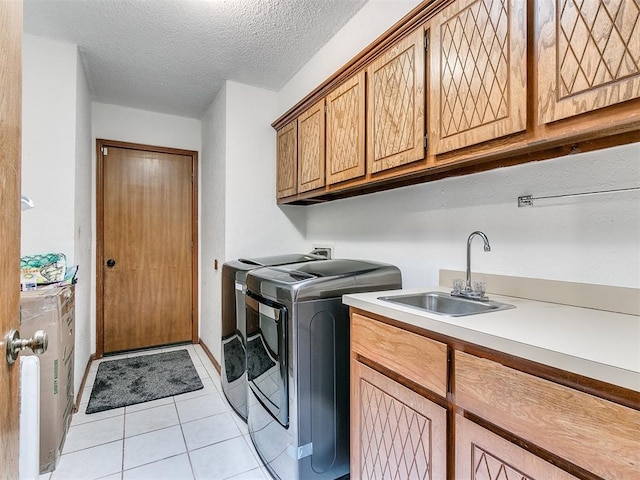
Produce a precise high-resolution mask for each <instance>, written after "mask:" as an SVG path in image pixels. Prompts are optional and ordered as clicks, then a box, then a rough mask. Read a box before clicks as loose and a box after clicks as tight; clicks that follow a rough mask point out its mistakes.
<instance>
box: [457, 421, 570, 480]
mask: <svg viewBox="0 0 640 480" xmlns="http://www.w3.org/2000/svg"><path fill="white" fill-rule="evenodd" d="M455 430H456V447H455V459H456V461H455V465H456V467H455V468H456V472H455V478H459V479H464V480H500V479H509V478H517V479H518V480H538V479H547V480H577V477H574V476H573V475H570V474H569V473H567V472H565V471H563V470H560V469H559V468H557V467H555V466H553V465H552V464H550V463H547V462H546V461H544V460H542V459H541V458H539V457H537V456H535V455H533V454H532V453H529V452H528V451H526V450H524V449H523V448H520V447H518V446H516V445H514V444H513V443H511V442H508V441H507V440H505V439H504V438H502V437H499V436H498V435H495V434H494V433H492V432H490V431H489V430H486V429H484V428H482V427H480V426H479V425H477V424H475V423H473V422H471V421H469V420H467V419H466V418H464V417H462V416H460V415H456V429H455Z"/></svg>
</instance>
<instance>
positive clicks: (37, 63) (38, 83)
mask: <svg viewBox="0 0 640 480" xmlns="http://www.w3.org/2000/svg"><path fill="white" fill-rule="evenodd" d="M77 62H78V54H77V47H76V45H74V44H71V43H62V42H57V41H53V40H49V39H44V38H40V37H36V36H33V35H28V34H25V35H24V37H23V77H22V88H23V94H22V193H23V194H25V195H28V196H30V197H31V199H32V200H33V202H34V204H35V208H34V209H32V210H27V211H25V212H24V214H23V215H22V240H21V250H22V253H21V254H22V255H30V254H37V253H47V252H61V253H64V254H65V255H66V256H67V260H68V262H69V263H73V262H74V255H75V248H74V219H75V212H74V204H75V187H74V182H75V167H76V163H75V158H76V141H75V132H76V81H77V78H76V75H77V72H76V68H77Z"/></svg>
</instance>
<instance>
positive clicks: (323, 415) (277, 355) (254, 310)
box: [246, 260, 402, 480]
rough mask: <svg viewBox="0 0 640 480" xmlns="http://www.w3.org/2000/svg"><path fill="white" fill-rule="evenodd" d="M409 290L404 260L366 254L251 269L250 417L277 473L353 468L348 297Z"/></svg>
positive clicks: (308, 474)
mask: <svg viewBox="0 0 640 480" xmlns="http://www.w3.org/2000/svg"><path fill="white" fill-rule="evenodd" d="M399 288H402V279H401V274H400V270H398V268H397V267H394V266H392V265H386V264H381V263H377V262H368V261H361V260H326V261H323V262H309V263H304V264H294V265H286V266H280V267H264V268H259V269H255V270H251V271H250V272H249V273H248V275H247V297H246V325H247V332H246V333H247V343H248V344H249V343H250V344H251V348H248V349H247V378H248V383H249V389H248V410H247V411H248V418H247V423H248V426H249V433H250V434H251V438H252V440H253V443H254V446H255V448H256V450H257V452H258V454H259V455H260V457H261V458H262V460H263V462H264V464H265V466H266V467H267V469H268V470H269V472H271V474H272V475H273V476H274V477H276V478H280V479H282V480H297V479H309V480H325V479H336V478H342V477H344V476H346V475H348V474H349V310H348V307H347V306H346V305H344V304H343V303H342V295H343V294H347V293H358V292H369V291H377V290H393V289H399Z"/></svg>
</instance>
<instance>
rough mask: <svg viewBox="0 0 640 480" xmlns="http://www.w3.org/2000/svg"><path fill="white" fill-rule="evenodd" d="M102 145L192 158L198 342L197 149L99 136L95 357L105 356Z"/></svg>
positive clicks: (193, 305) (194, 320)
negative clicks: (122, 140) (131, 141)
mask: <svg viewBox="0 0 640 480" xmlns="http://www.w3.org/2000/svg"><path fill="white" fill-rule="evenodd" d="M103 147H116V148H126V149H129V150H142V151H146V152H156V153H168V154H171V155H182V156H187V157H191V175H192V179H193V181H192V189H191V239H192V241H193V249H192V250H191V272H192V274H191V276H192V278H191V312H192V321H191V342H192V343H198V340H199V336H198V325H199V322H198V318H199V316H198V152H197V151H194V150H182V149H178V148H170V147H158V146H154V145H144V144H139V143H130V142H121V141H117V140H105V139H100V138H99V139H96V358H102V356H103V355H104V282H103V278H104V277H103V275H104V157H103V155H102V148H103Z"/></svg>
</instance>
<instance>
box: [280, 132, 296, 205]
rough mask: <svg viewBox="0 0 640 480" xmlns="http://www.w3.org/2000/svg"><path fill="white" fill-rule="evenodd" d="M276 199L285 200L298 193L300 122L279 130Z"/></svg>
mask: <svg viewBox="0 0 640 480" xmlns="http://www.w3.org/2000/svg"><path fill="white" fill-rule="evenodd" d="M277 149H278V151H277V173H276V175H277V178H276V185H277V187H276V190H277V191H276V197H277V198H285V197H290V196H291V195H295V194H296V193H298V173H297V172H298V170H297V168H298V122H297V121H296V120H294V121H292V122H291V123H288V124H286V125H285V126H284V127H282V128H281V129H280V130H278V146H277Z"/></svg>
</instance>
